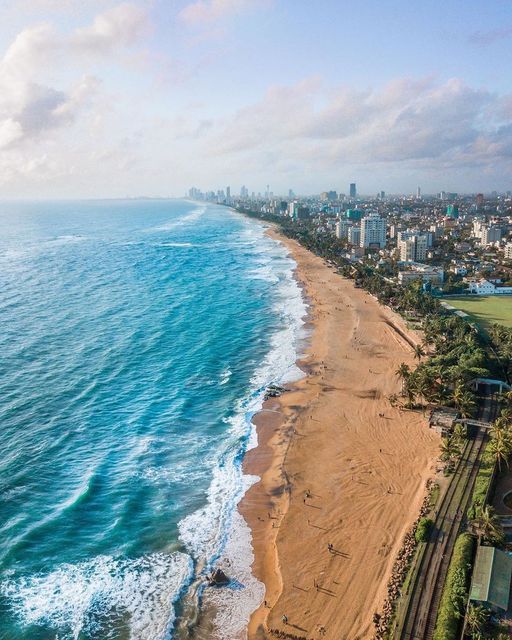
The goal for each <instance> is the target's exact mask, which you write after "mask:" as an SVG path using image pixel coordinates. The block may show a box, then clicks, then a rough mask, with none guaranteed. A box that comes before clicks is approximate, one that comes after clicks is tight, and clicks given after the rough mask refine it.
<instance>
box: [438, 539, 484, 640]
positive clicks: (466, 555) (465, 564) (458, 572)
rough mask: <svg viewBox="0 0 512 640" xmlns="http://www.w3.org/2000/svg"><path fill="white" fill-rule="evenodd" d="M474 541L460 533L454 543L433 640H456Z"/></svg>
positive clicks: (463, 607) (467, 586)
mask: <svg viewBox="0 0 512 640" xmlns="http://www.w3.org/2000/svg"><path fill="white" fill-rule="evenodd" d="M474 546H475V539H474V538H473V536H471V535H470V534H469V533H461V534H460V536H459V537H458V538H457V540H456V542H455V546H454V548H453V555H452V559H451V561H450V567H449V569H448V575H447V576H446V582H445V584H444V588H443V595H442V596H441V603H440V605H439V611H438V614H437V621H436V628H435V631H434V640H456V638H458V630H459V624H460V621H461V619H462V618H463V616H464V610H465V606H466V601H467V597H468V589H469V577H470V571H471V562H472V560H473V550H474Z"/></svg>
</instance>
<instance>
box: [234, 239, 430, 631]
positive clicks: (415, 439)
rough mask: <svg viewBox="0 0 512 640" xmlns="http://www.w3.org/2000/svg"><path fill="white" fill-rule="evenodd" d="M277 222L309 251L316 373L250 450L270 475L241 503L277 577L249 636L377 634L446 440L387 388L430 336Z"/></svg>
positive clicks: (267, 411)
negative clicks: (395, 569)
mask: <svg viewBox="0 0 512 640" xmlns="http://www.w3.org/2000/svg"><path fill="white" fill-rule="evenodd" d="M270 234H271V235H273V237H276V238H278V239H280V240H281V241H282V242H284V243H285V244H286V246H287V247H288V248H289V250H290V252H291V254H292V256H293V257H294V259H295V260H296V262H297V265H298V266H297V271H296V277H297V278H298V280H299V282H300V283H301V284H302V286H303V287H304V291H305V295H306V296H307V297H308V298H309V300H310V303H311V307H310V323H311V327H312V335H311V338H310V342H309V346H308V347H307V349H306V354H305V356H304V358H303V360H302V361H301V362H300V366H301V367H302V368H303V370H304V371H305V373H306V374H307V375H306V377H305V378H304V379H303V380H301V381H299V382H298V383H295V384H294V385H292V390H291V391H290V392H288V393H285V394H284V395H283V396H282V397H281V398H278V399H271V400H269V401H267V402H266V403H265V405H264V408H263V410H262V411H261V412H260V413H259V414H258V415H257V416H256V417H255V423H256V425H257V429H258V436H259V446H258V447H257V448H256V449H253V450H251V451H249V452H248V454H247V456H246V459H245V461H244V467H245V471H246V473H251V474H256V475H259V476H260V477H261V481H260V482H258V483H257V484H255V485H254V486H253V487H251V489H250V490H249V491H248V492H247V494H246V496H245V497H244V499H243V500H242V502H241V504H240V507H239V508H240V511H241V513H242V515H243V516H244V517H245V518H246V520H247V522H248V523H249V526H250V527H251V529H252V532H253V545H254V551H255V562H254V565H253V570H254V573H255V575H256V577H257V578H258V579H260V580H261V581H262V582H263V583H264V584H265V587H266V595H265V599H266V604H263V605H262V606H261V607H260V608H259V609H258V610H257V611H256V612H255V613H254V614H253V616H252V618H251V622H250V625H249V638H250V639H253V638H272V637H275V636H273V635H272V634H270V633H269V629H278V630H281V631H284V632H286V633H288V634H294V635H295V636H297V637H305V638H308V639H309V638H332V639H333V640H334V639H336V640H340V639H343V640H356V639H363V638H364V639H366V638H372V637H373V624H372V616H373V614H374V612H376V611H379V610H380V608H381V606H382V603H383V601H384V598H385V596H386V583H387V580H388V578H389V576H390V575H391V570H392V566H393V562H394V559H395V556H396V554H397V552H398V550H399V548H400V545H401V542H402V539H403V536H404V535H405V533H406V531H407V530H408V529H409V527H410V526H411V525H412V523H413V521H414V519H415V518H416V516H417V514H418V511H419V509H420V505H421V501H422V499H423V496H424V495H425V493H426V489H425V483H426V480H427V479H428V478H429V477H432V476H433V475H434V467H435V459H436V457H437V454H438V448H439V438H438V436H437V435H436V434H435V433H433V432H432V431H430V430H429V429H428V427H427V424H426V420H425V419H424V417H423V416H422V415H421V414H419V413H416V412H409V411H399V410H398V409H393V408H392V407H391V406H390V404H389V401H388V399H387V397H388V396H389V395H390V394H392V393H398V392H399V389H400V384H399V381H398V379H397V377H396V375H395V371H396V369H397V368H398V366H399V365H400V363H402V362H406V363H408V364H411V365H412V364H413V362H414V358H413V349H412V346H411V344H410V343H409V342H408V340H409V341H411V342H413V343H414V342H417V341H419V338H418V337H417V336H415V335H414V334H413V333H411V332H410V331H408V330H407V328H406V327H405V325H404V323H403V321H402V320H401V319H400V318H399V317H398V316H397V315H395V314H393V313H392V312H391V311H389V310H388V309H386V308H384V307H381V306H380V305H379V304H378V303H377V301H376V300H375V299H374V298H373V297H372V296H370V295H369V294H368V293H366V292H365V291H363V290H362V289H355V288H354V285H353V282H352V281H350V280H346V279H344V278H342V277H341V276H339V275H337V274H335V273H334V271H333V270H332V269H330V268H329V267H328V266H326V264H325V263H324V261H323V260H322V259H321V258H318V257H317V256H314V255H313V254H311V253H310V252H309V251H307V250H306V249H304V248H303V247H301V246H300V245H299V244H298V243H296V242H295V241H293V240H289V239H286V238H283V237H281V236H280V235H278V234H277V233H276V232H275V231H271V232H270ZM404 336H405V337H406V338H407V339H406V338H405V337H404ZM328 545H332V548H331V550H329V549H328ZM282 616H286V617H287V622H286V623H284V622H283V620H282Z"/></svg>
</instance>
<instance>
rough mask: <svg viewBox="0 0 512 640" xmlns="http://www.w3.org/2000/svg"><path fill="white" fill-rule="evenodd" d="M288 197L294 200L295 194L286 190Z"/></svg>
mask: <svg viewBox="0 0 512 640" xmlns="http://www.w3.org/2000/svg"><path fill="white" fill-rule="evenodd" d="M288 197H289V198H295V194H294V193H293V190H292V189H288Z"/></svg>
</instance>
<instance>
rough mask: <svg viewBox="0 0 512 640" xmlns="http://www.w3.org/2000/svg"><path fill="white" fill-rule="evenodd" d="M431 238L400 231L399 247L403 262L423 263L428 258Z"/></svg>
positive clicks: (424, 234)
mask: <svg viewBox="0 0 512 640" xmlns="http://www.w3.org/2000/svg"><path fill="white" fill-rule="evenodd" d="M428 240H429V237H428V235H427V234H426V233H415V232H413V231H400V232H399V233H398V239H397V247H398V250H399V252H400V260H401V261H402V262H423V261H424V260H425V258H426V257H427V247H428V244H429V242H428Z"/></svg>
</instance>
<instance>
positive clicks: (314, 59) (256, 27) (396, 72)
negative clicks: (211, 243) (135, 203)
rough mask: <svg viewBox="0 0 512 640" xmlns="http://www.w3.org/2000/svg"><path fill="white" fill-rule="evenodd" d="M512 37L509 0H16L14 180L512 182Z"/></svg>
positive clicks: (302, 185) (33, 187) (393, 189)
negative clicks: (354, 0) (356, 0)
mask: <svg viewBox="0 0 512 640" xmlns="http://www.w3.org/2000/svg"><path fill="white" fill-rule="evenodd" d="M511 44H512V15H511V12H510V8H509V7H508V6H507V5H506V3H504V2H500V1H497V0H494V1H493V2H490V3H486V5H485V12H483V11H482V3H481V2H475V1H472V2H468V3H465V4H464V7H463V9H462V8H461V3H460V2H455V1H453V0H452V1H448V2H443V3H441V2H437V1H436V2H433V3H429V5H428V7H427V6H411V5H410V3H406V2H405V1H404V0H396V1H394V2H392V3H389V4H388V5H387V6H385V7H384V6H382V5H381V4H379V3H377V2H375V1H367V2H364V3H362V4H361V3H360V4H359V5H358V6H357V7H356V6H352V5H350V4H349V3H339V2H335V1H334V0H325V1H324V2H322V3H320V4H319V5H318V4H316V5H315V6H312V5H310V3H305V2H292V1H291V0H198V1H194V0H179V1H177V2H175V3H173V4H172V6H169V3H166V2H163V0H151V1H138V2H137V1H135V2H124V3H120V2H112V1H111V0H91V2H88V3H79V2H77V0H59V1H57V0H37V1H31V2H29V1H28V0H9V1H8V2H6V3H5V7H4V9H3V25H2V29H1V30H0V52H1V53H0V87H1V88H2V94H1V95H2V97H1V98H0V195H1V196H2V197H5V198H10V197H12V198H19V197H28V198H38V197H41V198H51V197H58V198H71V197H124V196H129V197H135V196H141V195H146V196H166V195H171V196H179V195H181V194H183V193H184V192H185V191H186V190H187V189H188V188H189V187H190V186H191V185H194V184H196V185H201V184H202V185H209V184H217V185H221V184H223V185H224V186H223V187H222V188H224V189H225V187H226V186H227V185H228V184H230V185H232V189H234V190H235V191H237V190H238V189H239V186H242V185H244V184H249V183H250V184H254V185H260V186H259V187H256V188H255V189H254V190H255V191H261V192H262V193H264V191H265V185H267V184H269V183H270V185H271V190H272V191H273V192H274V193H276V194H277V193H282V194H285V193H287V192H288V190H289V189H290V188H291V189H293V191H294V192H295V193H302V194H306V193H318V192H320V191H322V190H324V189H326V188H333V189H338V190H342V189H343V190H345V189H347V190H348V184H349V183H350V182H353V181H355V182H356V183H357V186H358V191H361V193H364V194H372V193H378V192H379V191H380V190H381V189H384V190H385V191H386V193H388V192H389V193H414V192H415V191H416V189H417V186H418V185H421V190H422V193H427V194H428V193H435V192H436V191H438V190H439V189H446V190H447V191H453V192H459V193H478V192H492V191H499V192H505V191H508V190H509V189H510V188H511V186H512V153H511V152H512V80H511V79H510V77H509V75H510V74H508V69H507V61H508V59H509V57H510V48H511ZM233 185H237V186H236V187H233ZM345 185H346V186H345Z"/></svg>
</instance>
